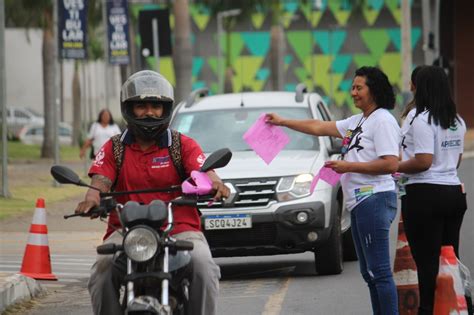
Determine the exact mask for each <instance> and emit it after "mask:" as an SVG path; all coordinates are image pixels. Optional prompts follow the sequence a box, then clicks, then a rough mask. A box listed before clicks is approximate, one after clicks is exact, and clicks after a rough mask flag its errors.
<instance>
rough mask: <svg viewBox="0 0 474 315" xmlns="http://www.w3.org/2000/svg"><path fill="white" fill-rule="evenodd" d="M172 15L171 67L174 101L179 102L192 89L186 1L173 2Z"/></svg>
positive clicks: (191, 58) (187, 6) (188, 19)
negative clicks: (173, 78) (172, 70)
mask: <svg viewBox="0 0 474 315" xmlns="http://www.w3.org/2000/svg"><path fill="white" fill-rule="evenodd" d="M173 13H174V17H175V26H174V47H173V66H174V72H175V76H176V95H175V99H176V100H178V101H181V100H184V99H185V98H186V96H187V95H188V94H189V93H190V92H191V89H192V87H191V83H192V81H191V79H192V72H191V69H192V62H193V55H192V53H193V52H192V47H191V26H190V23H191V21H190V18H189V3H188V0H175V1H174V4H173Z"/></svg>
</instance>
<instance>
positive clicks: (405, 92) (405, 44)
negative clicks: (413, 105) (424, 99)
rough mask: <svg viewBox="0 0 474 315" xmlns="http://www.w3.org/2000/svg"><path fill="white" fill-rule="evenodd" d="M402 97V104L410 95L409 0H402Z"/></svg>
mask: <svg viewBox="0 0 474 315" xmlns="http://www.w3.org/2000/svg"><path fill="white" fill-rule="evenodd" d="M400 27H401V36H402V97H403V106H405V104H406V103H407V101H408V98H409V97H410V77H411V66H412V49H411V7H410V0H402V21H401V25H400Z"/></svg>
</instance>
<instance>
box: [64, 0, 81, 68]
mask: <svg viewBox="0 0 474 315" xmlns="http://www.w3.org/2000/svg"><path fill="white" fill-rule="evenodd" d="M58 41H59V57H60V58H61V59H87V48H86V43H87V0H58Z"/></svg>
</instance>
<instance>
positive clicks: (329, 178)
mask: <svg viewBox="0 0 474 315" xmlns="http://www.w3.org/2000/svg"><path fill="white" fill-rule="evenodd" d="M318 175H319V178H321V179H322V180H323V181H325V182H326V183H328V184H329V185H331V186H336V184H337V182H338V181H339V179H340V178H341V176H342V174H339V173H336V172H335V171H334V170H333V169H332V168H330V167H325V166H323V167H321V169H320V170H319V174H318Z"/></svg>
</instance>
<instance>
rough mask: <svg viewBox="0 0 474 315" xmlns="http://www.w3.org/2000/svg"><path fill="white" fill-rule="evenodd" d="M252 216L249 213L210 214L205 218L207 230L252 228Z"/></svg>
mask: <svg viewBox="0 0 474 315" xmlns="http://www.w3.org/2000/svg"><path fill="white" fill-rule="evenodd" d="M251 227H252V218H251V216H250V215H249V214H227V215H210V216H207V217H206V218H205V219H204V228H205V229H206V230H226V229H250V228H251Z"/></svg>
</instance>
